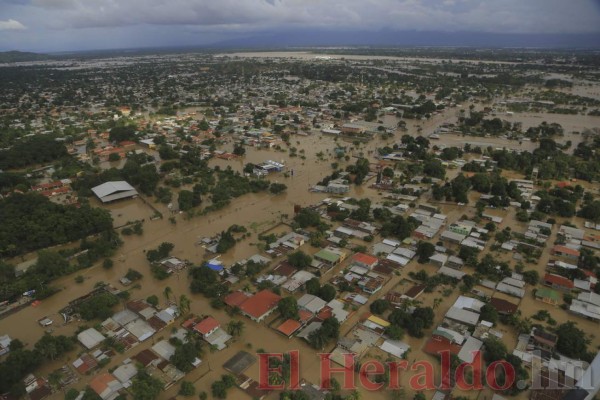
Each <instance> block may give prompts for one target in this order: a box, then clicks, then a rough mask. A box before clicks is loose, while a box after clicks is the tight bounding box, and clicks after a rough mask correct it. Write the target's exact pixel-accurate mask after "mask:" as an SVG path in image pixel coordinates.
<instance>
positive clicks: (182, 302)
mask: <svg viewBox="0 0 600 400" xmlns="http://www.w3.org/2000/svg"><path fill="white" fill-rule="evenodd" d="M190 304H191V301H190V299H189V298H188V297H187V296H186V295H185V294H182V295H181V296H179V311H180V312H181V314H182V315H185V314H186V313H188V312H189V311H190Z"/></svg>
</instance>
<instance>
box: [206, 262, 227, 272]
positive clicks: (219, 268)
mask: <svg viewBox="0 0 600 400" xmlns="http://www.w3.org/2000/svg"><path fill="white" fill-rule="evenodd" d="M206 265H207V266H208V268H210V269H212V270H213V271H222V270H223V266H222V265H220V264H210V263H208V264H206Z"/></svg>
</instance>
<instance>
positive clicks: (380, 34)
mask: <svg viewBox="0 0 600 400" xmlns="http://www.w3.org/2000/svg"><path fill="white" fill-rule="evenodd" d="M282 46H375V47H376V46H397V47H412V46H414V47H482V48H490V47H518V48H525V47H530V48H595V49H598V48H600V33H589V34H554V33H541V34H520V33H486V32H436V31H389V30H381V31H376V32H374V31H323V30H302V31H296V32H293V31H292V32H290V31H286V32H265V33H261V34H255V35H252V36H248V37H244V38H236V39H231V40H226V41H221V42H217V43H214V44H212V45H209V46H208V47H215V48H218V47H223V48H227V47H235V48H271V47H282Z"/></svg>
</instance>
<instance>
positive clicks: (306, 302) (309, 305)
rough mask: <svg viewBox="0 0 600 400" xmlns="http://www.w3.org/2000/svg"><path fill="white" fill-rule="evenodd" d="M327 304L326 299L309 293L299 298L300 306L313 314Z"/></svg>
mask: <svg viewBox="0 0 600 400" xmlns="http://www.w3.org/2000/svg"><path fill="white" fill-rule="evenodd" d="M326 305H327V303H326V302H325V300H323V299H321V298H320V297H317V296H315V295H312V294H308V293H307V294H305V295H304V296H302V297H300V298H299V299H298V307H300V308H304V309H305V310H306V311H310V312H311V313H313V314H316V313H318V312H319V311H321V310H322V309H323V307H325V306H326Z"/></svg>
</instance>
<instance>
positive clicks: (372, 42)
mask: <svg viewBox="0 0 600 400" xmlns="http://www.w3.org/2000/svg"><path fill="white" fill-rule="evenodd" d="M0 1H1V0H0ZM336 46H342V47H373V48H377V47H389V48H394V47H397V48H418V47H423V48H427V47H432V48H434V47H438V48H458V47H462V48H486V49H490V48H519V49H524V48H537V49H585V50H590V49H592V50H597V49H600V33H582V34H554V33H541V34H520V33H486V32H442V31H414V30H413V31H390V30H385V29H383V30H380V31H350V30H346V31H334V30H324V29H319V30H318V29H311V30H306V29H302V30H286V31H281V32H277V31H268V32H255V33H253V34H252V35H246V36H241V37H237V38H232V39H228V40H222V41H218V42H215V43H211V44H203V45H190V44H187V45H178V44H176V42H174V43H173V45H172V46H161V47H140V48H129V49H118V48H117V49H103V50H100V49H98V50H82V51H68V52H62V53H52V54H43V53H32V52H22V51H6V52H0V63H10V62H26V61H43V60H54V59H61V58H69V57H80V58H101V57H106V56H109V55H115V54H116V55H130V56H133V55H140V54H153V53H163V54H164V53H178V52H195V51H208V52H216V51H220V50H227V51H233V50H240V51H243V50H253V49H255V50H284V49H287V50H293V48H304V49H306V48H309V47H336Z"/></svg>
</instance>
